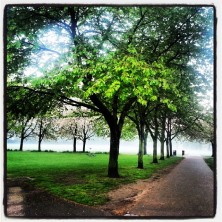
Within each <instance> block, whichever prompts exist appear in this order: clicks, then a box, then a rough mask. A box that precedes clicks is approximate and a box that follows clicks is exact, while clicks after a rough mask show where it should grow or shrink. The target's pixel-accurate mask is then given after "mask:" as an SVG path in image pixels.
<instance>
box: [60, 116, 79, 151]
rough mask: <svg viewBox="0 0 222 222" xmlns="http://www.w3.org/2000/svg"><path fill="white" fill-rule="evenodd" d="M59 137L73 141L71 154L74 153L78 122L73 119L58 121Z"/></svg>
mask: <svg viewBox="0 0 222 222" xmlns="http://www.w3.org/2000/svg"><path fill="white" fill-rule="evenodd" d="M58 125H59V135H60V136H62V137H65V138H70V139H72V141H73V152H74V153H75V152H76V142H77V138H78V121H77V120H76V119H74V118H63V119H61V120H60V121H59V123H58Z"/></svg>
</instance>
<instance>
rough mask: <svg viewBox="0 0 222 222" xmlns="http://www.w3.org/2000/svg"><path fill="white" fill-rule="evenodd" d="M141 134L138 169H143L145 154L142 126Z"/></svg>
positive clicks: (139, 131) (142, 128)
mask: <svg viewBox="0 0 222 222" xmlns="http://www.w3.org/2000/svg"><path fill="white" fill-rule="evenodd" d="M138 134H139V152H138V166H137V167H138V168H139V169H143V152H144V140H145V136H144V125H143V124H142V125H141V127H140V130H138Z"/></svg>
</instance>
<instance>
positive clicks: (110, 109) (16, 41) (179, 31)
mask: <svg viewBox="0 0 222 222" xmlns="http://www.w3.org/2000/svg"><path fill="white" fill-rule="evenodd" d="M5 18H6V26H7V39H6V46H7V50H6V60H7V63H6V73H7V101H8V102H7V115H8V117H7V118H8V121H7V123H8V125H9V124H10V123H9V122H10V119H11V117H12V119H13V120H17V119H18V118H19V117H20V116H21V117H24V116H29V118H33V117H36V116H38V115H40V116H42V115H44V114H45V113H46V112H48V111H49V110H51V109H52V110H53V109H55V108H56V107H57V108H58V107H64V105H70V106H74V107H77V108H79V107H85V109H87V110H91V112H93V113H95V114H94V115H97V116H98V115H99V116H101V118H102V121H103V122H104V123H106V127H107V128H108V133H109V137H110V151H109V164H108V176H109V177H118V176H119V172H118V155H119V145H120V138H121V136H122V133H123V131H124V130H123V129H124V127H125V126H126V122H128V121H131V122H132V123H133V124H134V126H135V129H136V130H137V133H138V137H139V152H138V168H143V155H144V151H145V152H146V138H147V135H148V134H149V135H150V136H151V138H152V140H153V163H157V162H158V159H157V141H158V140H160V142H161V159H164V157H165V153H164V145H165V144H166V151H167V157H169V156H171V155H172V140H173V139H174V138H176V137H177V136H179V135H183V136H186V137H187V138H189V139H200V140H201V141H212V145H213V147H214V144H215V143H214V140H215V139H214V138H213V137H214V124H213V122H214V121H213V111H212V104H209V106H208V105H205V106H204V105H203V101H204V100H203V98H202V97H205V96H206V95H207V92H211V93H212V87H213V80H212V79H213V73H212V69H211V67H212V60H213V28H214V26H213V22H214V8H212V7H204V6H165V7H160V6H112V7H111V6H110V7H108V6H107V7H104V6H103V7H99V6H73V5H59V6H52V5H45V6H42V5H30V6H22V5H20V6H13V5H12V6H7V7H6V8H5ZM27 21H28V22H27ZM33 67H34V68H35V72H34V73H33V74H32V75H31V74H30V73H29V75H27V74H25V71H27V69H28V68H29V70H30V69H31V68H33ZM36 67H37V68H36ZM201 102H202V103H201ZM204 104H207V101H204ZM206 106H207V107H206ZM10 113H11V114H13V115H10ZM74 131H75V130H74Z"/></svg>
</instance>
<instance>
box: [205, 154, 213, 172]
mask: <svg viewBox="0 0 222 222" xmlns="http://www.w3.org/2000/svg"><path fill="white" fill-rule="evenodd" d="M204 160H205V162H206V163H207V165H208V166H209V167H210V169H211V170H212V171H214V158H213V157H209V158H205V159H204Z"/></svg>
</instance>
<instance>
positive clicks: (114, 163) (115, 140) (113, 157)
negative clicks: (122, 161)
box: [108, 127, 120, 178]
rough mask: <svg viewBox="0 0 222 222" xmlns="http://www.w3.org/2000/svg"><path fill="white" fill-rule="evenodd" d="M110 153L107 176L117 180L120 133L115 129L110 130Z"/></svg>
mask: <svg viewBox="0 0 222 222" xmlns="http://www.w3.org/2000/svg"><path fill="white" fill-rule="evenodd" d="M110 131H111V133H110V151H109V152H110V153H109V166H108V176H109V177H111V178H118V177H119V172H118V156H119V144H120V133H119V130H118V129H117V128H115V127H114V129H111V130H110Z"/></svg>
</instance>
